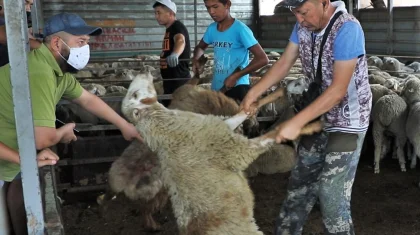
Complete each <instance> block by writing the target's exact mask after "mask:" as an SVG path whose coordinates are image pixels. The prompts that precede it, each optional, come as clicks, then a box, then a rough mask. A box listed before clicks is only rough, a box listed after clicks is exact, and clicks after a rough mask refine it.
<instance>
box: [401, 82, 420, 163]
mask: <svg viewBox="0 0 420 235" xmlns="http://www.w3.org/2000/svg"><path fill="white" fill-rule="evenodd" d="M401 95H402V96H403V97H404V99H405V100H406V102H407V104H408V109H409V112H408V116H407V121H406V123H405V130H406V133H407V137H408V140H409V141H410V143H411V144H412V145H413V147H414V151H413V153H412V154H413V155H412V156H411V165H410V167H411V168H412V169H413V168H415V167H416V162H417V157H419V158H420V125H419V120H420V81H419V80H418V79H411V80H409V81H407V83H406V84H405V86H404V89H403V91H402V92H401ZM416 156H417V157H416Z"/></svg>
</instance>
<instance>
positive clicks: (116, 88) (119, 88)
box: [106, 86, 127, 95]
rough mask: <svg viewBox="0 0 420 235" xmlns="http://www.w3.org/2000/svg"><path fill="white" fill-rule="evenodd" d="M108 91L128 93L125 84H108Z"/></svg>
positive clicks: (109, 92) (110, 92)
mask: <svg viewBox="0 0 420 235" xmlns="http://www.w3.org/2000/svg"><path fill="white" fill-rule="evenodd" d="M106 93H108V94H112V93H114V94H115V93H120V94H124V95H125V94H126V93H127V88H125V87H123V86H108V87H107V88H106Z"/></svg>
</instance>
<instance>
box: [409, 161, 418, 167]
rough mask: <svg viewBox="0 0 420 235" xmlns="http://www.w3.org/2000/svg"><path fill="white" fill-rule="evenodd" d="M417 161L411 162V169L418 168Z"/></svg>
mask: <svg viewBox="0 0 420 235" xmlns="http://www.w3.org/2000/svg"><path fill="white" fill-rule="evenodd" d="M416 165H417V164H416V162H415V161H411V164H410V169H416Z"/></svg>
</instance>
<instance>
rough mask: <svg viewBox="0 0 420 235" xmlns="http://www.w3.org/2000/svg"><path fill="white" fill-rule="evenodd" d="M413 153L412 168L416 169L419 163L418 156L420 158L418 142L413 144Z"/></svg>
mask: <svg viewBox="0 0 420 235" xmlns="http://www.w3.org/2000/svg"><path fill="white" fill-rule="evenodd" d="M412 154H413V155H412V156H411V169H414V168H416V165H417V157H419V158H420V146H419V145H418V144H413V153H412ZM413 162H414V163H413Z"/></svg>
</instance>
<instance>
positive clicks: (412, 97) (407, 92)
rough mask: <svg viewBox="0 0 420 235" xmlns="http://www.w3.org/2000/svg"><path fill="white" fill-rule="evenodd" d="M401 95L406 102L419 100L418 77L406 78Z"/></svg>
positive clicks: (419, 86) (419, 83) (419, 82)
mask: <svg viewBox="0 0 420 235" xmlns="http://www.w3.org/2000/svg"><path fill="white" fill-rule="evenodd" d="M401 96H402V97H404V99H405V100H406V101H407V103H412V102H415V101H420V81H419V80H418V79H409V80H407V81H406V83H405V85H404V89H403V90H402V92H401Z"/></svg>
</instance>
